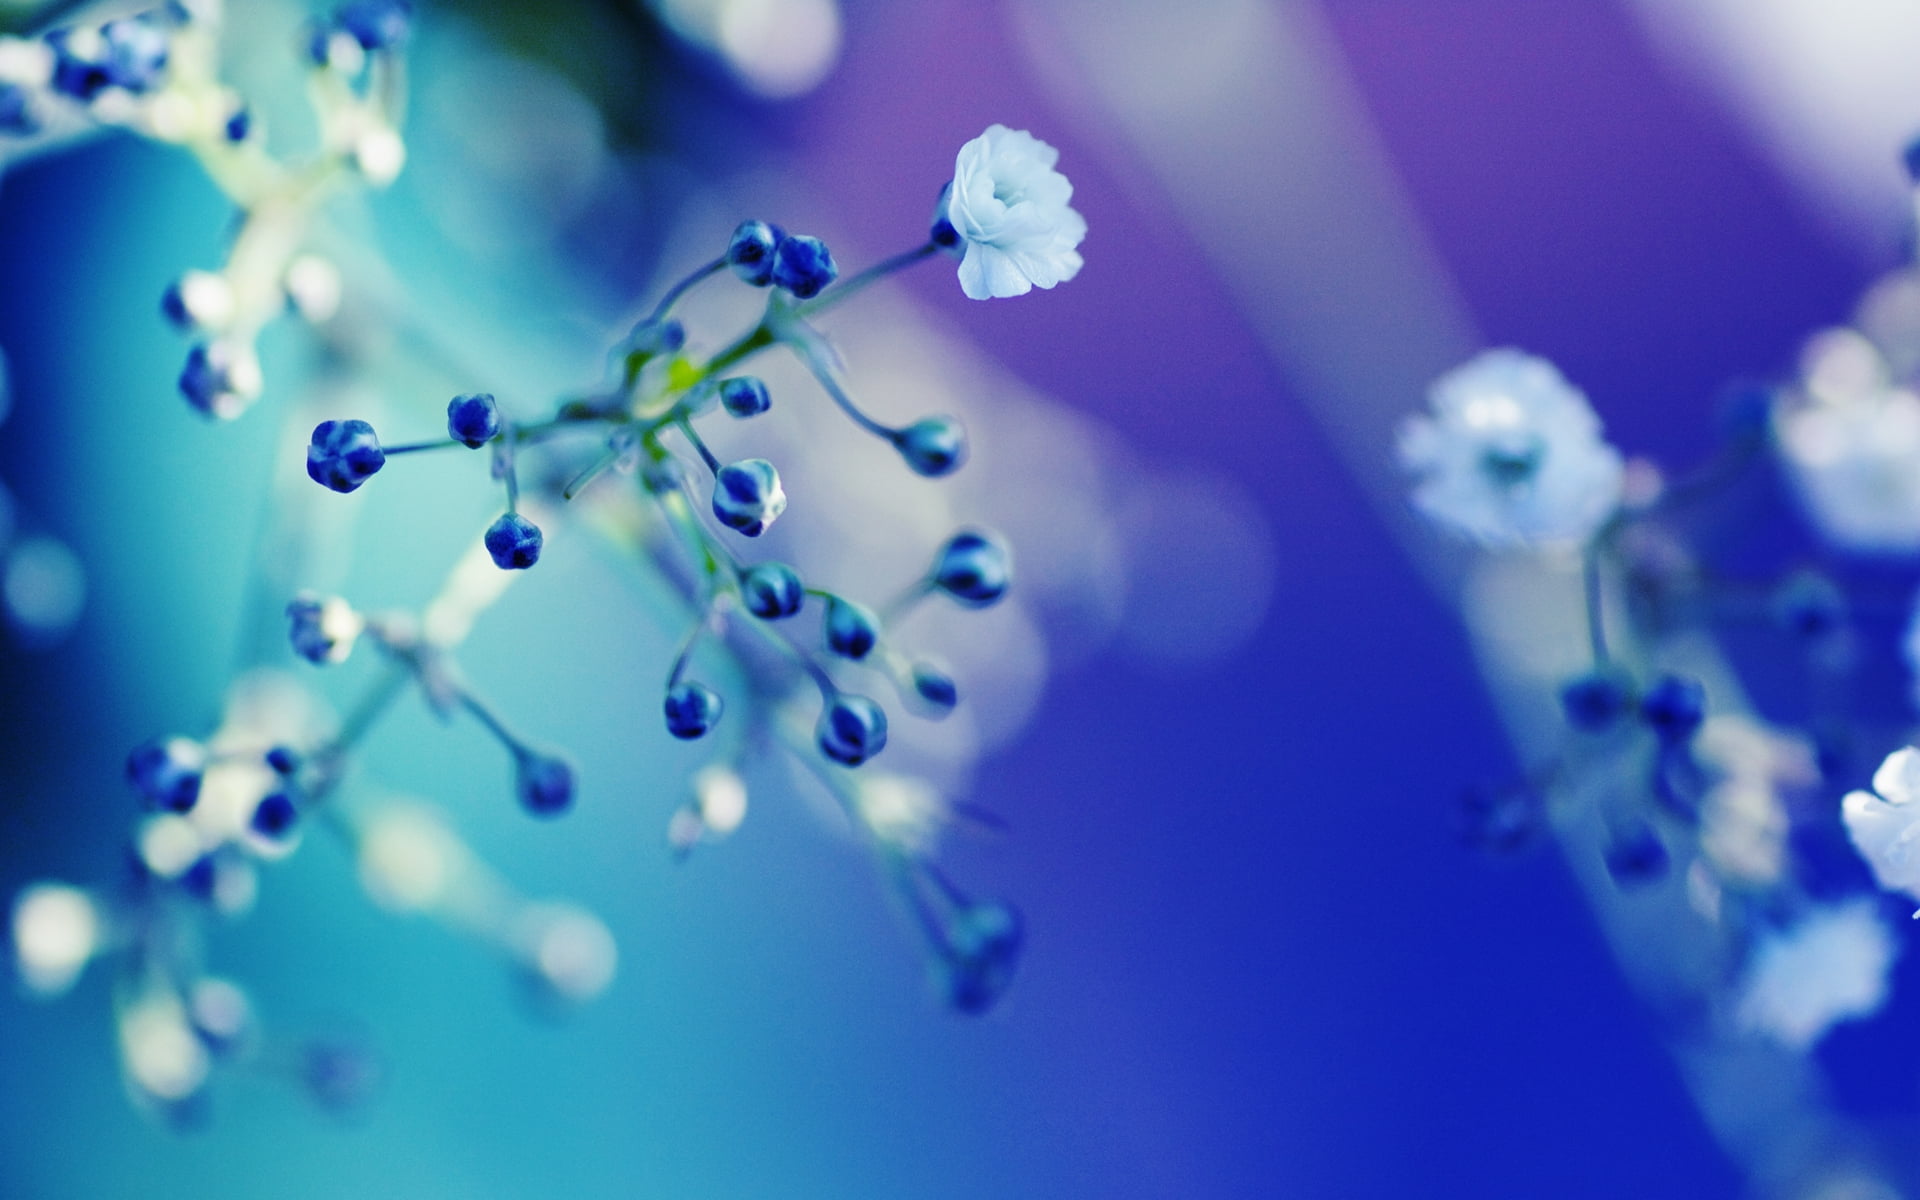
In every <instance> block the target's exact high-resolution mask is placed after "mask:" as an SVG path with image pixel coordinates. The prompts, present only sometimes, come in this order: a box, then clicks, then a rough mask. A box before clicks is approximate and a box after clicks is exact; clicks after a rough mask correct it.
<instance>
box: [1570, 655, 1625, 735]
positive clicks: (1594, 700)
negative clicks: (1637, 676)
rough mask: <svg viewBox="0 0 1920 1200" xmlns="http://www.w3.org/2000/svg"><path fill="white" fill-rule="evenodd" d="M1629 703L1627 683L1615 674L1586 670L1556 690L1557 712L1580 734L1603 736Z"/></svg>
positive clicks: (1623, 714) (1606, 671) (1620, 716)
mask: <svg viewBox="0 0 1920 1200" xmlns="http://www.w3.org/2000/svg"><path fill="white" fill-rule="evenodd" d="M1632 704H1633V693H1632V691H1631V690H1630V689H1629V687H1628V682H1627V680H1626V679H1625V678H1624V677H1622V676H1621V675H1620V674H1619V673H1618V672H1615V671H1608V670H1595V671H1590V672H1588V673H1587V674H1585V675H1580V676H1577V677H1575V678H1573V679H1570V680H1568V681H1567V683H1566V685H1565V686H1564V687H1562V688H1561V689H1560V709H1561V711H1562V712H1564V713H1565V714H1566V718H1567V724H1569V725H1571V726H1573V727H1574V728H1575V729H1578V730H1580V731H1581V732H1583V733H1604V732H1606V731H1607V730H1609V729H1611V728H1613V727H1614V725H1616V724H1617V723H1618V722H1619V721H1620V719H1621V718H1622V717H1624V716H1625V715H1626V713H1627V709H1628V708H1630V707H1631V706H1632Z"/></svg>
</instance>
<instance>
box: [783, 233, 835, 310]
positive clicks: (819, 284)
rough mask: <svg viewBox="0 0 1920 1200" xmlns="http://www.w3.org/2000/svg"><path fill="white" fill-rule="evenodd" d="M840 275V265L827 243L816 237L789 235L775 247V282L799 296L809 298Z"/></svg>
mask: <svg viewBox="0 0 1920 1200" xmlns="http://www.w3.org/2000/svg"><path fill="white" fill-rule="evenodd" d="M838 278H840V267H839V266H838V264H836V263H835V262H834V261H833V254H832V253H831V252H830V251H829V250H828V249H827V244H826V243H825V242H823V241H821V240H820V239H819V238H814V237H790V238H784V239H782V240H781V242H780V244H779V245H778V246H777V247H775V248H774V251H773V282H774V283H775V285H777V286H779V287H781V288H784V289H785V290H787V291H788V292H791V293H793V296H794V298H795V299H796V300H810V299H812V298H813V297H815V296H818V295H819V294H820V293H821V292H822V291H823V290H825V288H826V286H827V285H828V284H830V283H832V282H833V281H834V280H836V279H838Z"/></svg>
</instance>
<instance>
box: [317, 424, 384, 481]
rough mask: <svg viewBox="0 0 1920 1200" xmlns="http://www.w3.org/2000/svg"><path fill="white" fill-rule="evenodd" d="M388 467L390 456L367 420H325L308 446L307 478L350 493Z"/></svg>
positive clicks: (319, 425) (318, 426)
mask: <svg viewBox="0 0 1920 1200" xmlns="http://www.w3.org/2000/svg"><path fill="white" fill-rule="evenodd" d="M386 465H387V453H386V451H384V450H382V449H381V448H380V439H379V438H377V437H375V436H374V435H373V426H371V425H369V424H367V423H366V422H365V421H322V422H320V424H318V425H316V426H314V429H313V440H312V441H311V442H309V443H308V444H307V478H309V479H311V480H313V481H314V482H315V483H317V484H320V485H322V486H323V487H329V488H332V489H333V490H334V491H336V492H351V491H353V490H354V489H356V488H358V487H359V486H360V485H361V484H363V483H365V482H366V481H367V480H369V479H372V478H373V477H374V475H375V474H377V473H378V472H379V470H380V468H381V467H384V466H386Z"/></svg>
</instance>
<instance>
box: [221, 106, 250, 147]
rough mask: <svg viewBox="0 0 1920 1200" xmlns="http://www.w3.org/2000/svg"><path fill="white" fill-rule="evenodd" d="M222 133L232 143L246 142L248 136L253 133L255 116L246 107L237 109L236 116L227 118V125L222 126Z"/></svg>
mask: <svg viewBox="0 0 1920 1200" xmlns="http://www.w3.org/2000/svg"><path fill="white" fill-rule="evenodd" d="M220 131H221V132H222V133H224V134H225V135H226V138H227V140H228V141H230V142H244V141H246V140H247V135H248V134H249V133H252V132H253V114H252V113H251V112H249V111H248V110H247V109H246V108H244V107H242V108H239V109H236V110H235V111H234V114H233V115H232V116H230V117H228V118H227V123H226V124H225V125H223V126H221V128H220Z"/></svg>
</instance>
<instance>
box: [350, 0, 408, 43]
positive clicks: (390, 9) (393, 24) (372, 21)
mask: <svg viewBox="0 0 1920 1200" xmlns="http://www.w3.org/2000/svg"><path fill="white" fill-rule="evenodd" d="M333 21H334V24H335V25H336V26H338V27H339V28H340V30H341V32H343V33H346V34H348V35H350V36H351V37H352V38H353V40H354V41H356V42H359V43H360V48H361V49H362V50H385V49H388V48H389V47H393V46H398V45H400V44H401V43H402V42H405V41H406V40H407V35H408V34H409V33H410V32H412V29H413V5H412V4H411V3H410V2H409V0H352V2H351V3H349V4H346V5H344V6H342V7H341V8H340V10H339V11H338V12H336V13H335V14H334V16H333Z"/></svg>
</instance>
